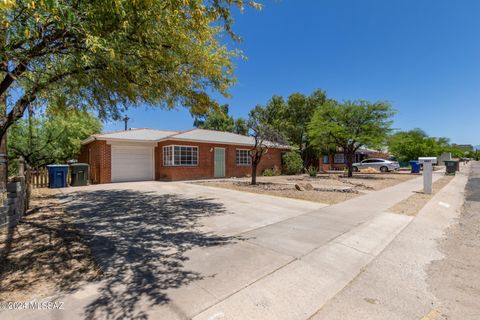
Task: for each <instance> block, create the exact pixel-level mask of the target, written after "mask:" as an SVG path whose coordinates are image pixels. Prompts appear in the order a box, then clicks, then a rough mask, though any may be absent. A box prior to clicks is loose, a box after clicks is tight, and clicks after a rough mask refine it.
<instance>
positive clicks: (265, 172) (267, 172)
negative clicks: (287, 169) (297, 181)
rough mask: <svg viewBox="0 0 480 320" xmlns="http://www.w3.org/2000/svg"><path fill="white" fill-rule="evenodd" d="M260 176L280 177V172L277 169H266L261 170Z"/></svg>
mask: <svg viewBox="0 0 480 320" xmlns="http://www.w3.org/2000/svg"><path fill="white" fill-rule="evenodd" d="M262 175H263V176H264V177H273V176H279V175H280V170H279V169H278V168H277V167H273V168H267V169H265V170H263V172H262Z"/></svg>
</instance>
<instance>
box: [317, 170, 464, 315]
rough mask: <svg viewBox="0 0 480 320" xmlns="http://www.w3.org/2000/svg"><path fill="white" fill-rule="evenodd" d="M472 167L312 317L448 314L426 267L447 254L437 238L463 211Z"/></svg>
mask: <svg viewBox="0 0 480 320" xmlns="http://www.w3.org/2000/svg"><path fill="white" fill-rule="evenodd" d="M468 170H469V169H468V168H464V172H462V173H460V174H457V176H456V177H455V178H454V179H453V180H452V181H451V182H450V183H449V184H448V185H447V186H445V187H444V188H443V189H442V190H441V191H440V192H438V193H437V194H436V195H435V196H434V197H433V198H432V200H431V201H429V202H428V203H427V205H426V206H425V207H424V208H423V209H422V210H421V211H420V212H419V213H418V215H417V217H416V218H415V219H414V220H413V221H412V223H410V224H409V225H408V226H407V227H406V228H405V230H404V231H403V232H402V233H401V234H400V235H399V236H398V237H397V238H395V240H393V241H392V243H391V244H390V245H389V246H388V247H387V248H386V249H385V250H384V251H383V252H382V253H381V254H380V255H379V256H378V257H377V258H376V259H375V260H374V261H373V262H372V263H371V264H370V265H368V267H367V268H366V269H365V270H364V271H363V272H362V273H361V274H360V275H359V276H358V277H357V278H355V279H354V280H353V281H352V282H351V283H350V284H349V285H348V286H347V287H345V288H344V289H343V290H342V291H341V292H340V293H339V294H338V295H336V296H335V297H334V298H333V299H331V300H330V301H329V302H328V303H327V304H325V305H323V306H322V308H321V309H320V310H319V311H318V312H317V313H316V314H315V316H313V317H312V318H311V319H315V320H320V319H328V320H332V319H342V320H348V319H352V320H359V319H365V320H367V319H368V320H371V319H378V320H381V319H391V320H395V319H399V320H400V319H402V320H410V319H428V320H433V319H446V318H443V317H441V311H440V309H439V308H438V306H439V303H438V301H437V299H436V298H435V296H434V295H433V294H432V293H431V290H430V288H429V285H428V283H427V272H426V270H427V267H428V265H429V264H430V263H431V262H432V261H434V260H439V259H442V257H443V255H442V253H441V252H440V251H439V248H438V243H437V241H438V240H439V239H440V238H442V237H443V235H444V230H445V229H446V228H448V227H449V226H451V225H452V224H453V223H455V219H456V218H457V217H458V216H459V214H460V212H461V207H462V205H463V201H464V189H465V184H466V182H467V174H468ZM452 299H453V297H452Z"/></svg>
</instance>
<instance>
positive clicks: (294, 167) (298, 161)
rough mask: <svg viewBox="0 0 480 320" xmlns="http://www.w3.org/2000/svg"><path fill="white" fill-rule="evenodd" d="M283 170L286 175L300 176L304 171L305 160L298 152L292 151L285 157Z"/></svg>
mask: <svg viewBox="0 0 480 320" xmlns="http://www.w3.org/2000/svg"><path fill="white" fill-rule="evenodd" d="M283 164H284V165H283V170H284V172H285V174H299V173H301V172H302V170H303V160H302V157H301V156H300V154H299V153H298V152H296V151H290V152H287V153H285V154H284V155H283Z"/></svg>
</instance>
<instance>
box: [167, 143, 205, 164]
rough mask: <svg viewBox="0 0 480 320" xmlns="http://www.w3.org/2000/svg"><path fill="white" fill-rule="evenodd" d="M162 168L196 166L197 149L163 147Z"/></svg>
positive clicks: (189, 147)
mask: <svg viewBox="0 0 480 320" xmlns="http://www.w3.org/2000/svg"><path fill="white" fill-rule="evenodd" d="M163 165H164V166H196V165H198V147H191V146H165V147H163Z"/></svg>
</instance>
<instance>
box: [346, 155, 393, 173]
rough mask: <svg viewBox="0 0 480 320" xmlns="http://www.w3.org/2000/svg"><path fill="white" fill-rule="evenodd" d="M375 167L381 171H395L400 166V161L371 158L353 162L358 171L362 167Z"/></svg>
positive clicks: (354, 168)
mask: <svg viewBox="0 0 480 320" xmlns="http://www.w3.org/2000/svg"><path fill="white" fill-rule="evenodd" d="M366 168H374V169H377V170H380V171H381V172H389V171H395V170H398V169H399V168H400V164H399V163H398V161H390V160H385V159H377V158H370V159H365V160H363V161H362V162H359V163H354V164H353V171H355V172H357V171H359V170H361V169H366Z"/></svg>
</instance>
